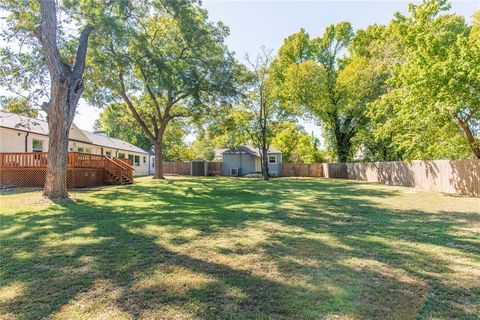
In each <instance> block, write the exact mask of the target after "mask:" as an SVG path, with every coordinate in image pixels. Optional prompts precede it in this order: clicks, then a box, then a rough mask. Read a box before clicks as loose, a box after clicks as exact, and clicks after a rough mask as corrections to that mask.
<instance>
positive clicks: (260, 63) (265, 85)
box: [247, 47, 274, 180]
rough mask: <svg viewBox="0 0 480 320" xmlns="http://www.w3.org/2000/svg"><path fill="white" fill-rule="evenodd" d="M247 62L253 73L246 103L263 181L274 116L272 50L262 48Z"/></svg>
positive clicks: (266, 174) (267, 171) (266, 172)
mask: <svg viewBox="0 0 480 320" xmlns="http://www.w3.org/2000/svg"><path fill="white" fill-rule="evenodd" d="M247 61H248V63H249V65H250V67H251V69H252V71H253V79H252V80H253V81H252V86H251V92H250V99H249V102H248V106H249V108H250V109H251V110H252V111H253V113H254V114H255V118H256V119H255V123H254V128H256V129H257V130H256V132H258V136H255V135H253V136H252V141H253V143H254V144H255V146H256V147H257V148H258V149H259V152H260V157H261V159H262V162H261V163H262V165H261V167H262V177H263V179H264V180H268V179H269V178H270V173H269V170H268V149H269V148H270V142H271V137H270V128H269V126H270V121H271V119H272V117H273V115H274V112H273V106H274V97H273V90H272V89H273V86H272V82H271V81H270V79H269V74H270V73H269V72H270V64H271V62H272V61H273V55H272V50H267V49H266V48H264V47H262V51H261V53H259V54H258V55H257V57H256V59H255V61H252V60H251V59H250V58H249V57H248V56H247Z"/></svg>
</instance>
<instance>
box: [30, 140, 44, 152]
mask: <svg viewBox="0 0 480 320" xmlns="http://www.w3.org/2000/svg"><path fill="white" fill-rule="evenodd" d="M35 142H40V150H38V149H37V150H35V147H34V144H35ZM32 152H43V140H41V139H32Z"/></svg>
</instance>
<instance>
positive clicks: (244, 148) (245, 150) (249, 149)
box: [215, 145, 282, 157]
mask: <svg viewBox="0 0 480 320" xmlns="http://www.w3.org/2000/svg"><path fill="white" fill-rule="evenodd" d="M224 154H249V155H251V156H253V157H260V152H259V151H258V149H257V148H255V147H253V146H250V145H241V146H240V148H238V149H233V148H225V149H218V150H215V157H221V156H222V155H224ZM268 154H282V151H280V150H277V149H274V148H269V149H268Z"/></svg>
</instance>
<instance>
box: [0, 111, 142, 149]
mask: <svg viewBox="0 0 480 320" xmlns="http://www.w3.org/2000/svg"><path fill="white" fill-rule="evenodd" d="M0 127H4V128H10V129H16V130H22V131H28V132H32V133H37V134H41V135H48V123H47V122H46V121H44V120H38V119H34V118H29V117H25V116H20V115H18V114H15V113H9V112H5V111H0ZM72 134H75V137H72ZM70 139H75V140H79V141H83V142H86V143H91V144H94V145H97V146H102V147H108V148H112V149H119V150H124V151H131V152H137V153H144V154H148V152H147V151H145V150H143V149H141V148H139V147H137V146H134V145H133V144H131V143H128V142H126V141H123V140H120V139H115V138H110V137H108V136H106V135H104V134H96V133H92V132H89V131H85V130H80V129H78V128H77V126H76V125H75V124H72V128H71V130H70Z"/></svg>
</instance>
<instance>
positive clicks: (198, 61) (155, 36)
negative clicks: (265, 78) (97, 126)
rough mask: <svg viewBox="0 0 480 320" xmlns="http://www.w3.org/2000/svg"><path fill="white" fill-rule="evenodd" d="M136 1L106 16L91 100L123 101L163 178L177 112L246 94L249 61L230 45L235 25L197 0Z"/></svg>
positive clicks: (197, 110)
mask: <svg viewBox="0 0 480 320" xmlns="http://www.w3.org/2000/svg"><path fill="white" fill-rule="evenodd" d="M151 4H152V5H151V6H147V7H145V6H142V5H138V6H132V7H131V10H130V11H129V12H128V14H127V15H123V16H119V17H118V18H117V19H114V20H109V21H105V23H104V25H102V27H101V28H100V29H99V35H100V36H99V40H100V41H99V43H98V44H97V43H96V42H95V43H94V44H93V54H92V59H91V60H90V64H91V65H92V67H93V68H92V72H91V73H90V74H89V75H90V77H91V79H92V80H93V81H92V84H91V87H90V88H91V90H90V92H89V100H90V101H92V102H93V103H96V104H99V105H101V104H103V103H105V102H106V101H115V102H119V101H123V102H124V103H125V104H126V105H127V106H128V108H129V110H130V112H131V114H132V116H133V118H134V119H135V120H136V122H137V123H138V125H139V126H140V127H141V128H142V130H143V131H144V133H145V136H146V137H147V138H148V139H149V140H150V142H151V143H152V145H153V147H154V150H155V174H154V178H158V179H161V178H163V166H162V160H163V158H164V149H163V140H164V135H165V132H166V130H167V128H168V126H169V124H170V122H171V121H172V120H174V119H186V118H189V119H193V120H198V119H199V118H200V117H202V116H204V115H207V114H209V113H211V112H212V111H211V110H212V109H215V108H216V107H217V106H218V104H220V103H222V102H224V101H228V100H229V99H231V98H232V97H235V96H236V95H238V93H239V92H238V89H237V87H236V86H237V80H238V79H237V75H238V74H239V73H240V71H241V68H240V66H239V65H238V64H237V63H236V61H235V59H234V57H233V54H232V53H231V52H229V51H228V50H227V48H226V46H225V45H224V39H225V37H226V36H227V34H228V29H227V28H226V27H225V26H224V25H222V24H213V23H211V22H209V21H208V19H207V12H206V11H205V10H203V9H202V8H200V7H198V6H196V5H194V3H193V2H190V1H183V2H181V1H172V6H174V5H175V7H174V8H173V9H172V10H164V6H163V2H162V1H160V0H158V1H155V0H152V1H151Z"/></svg>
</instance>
